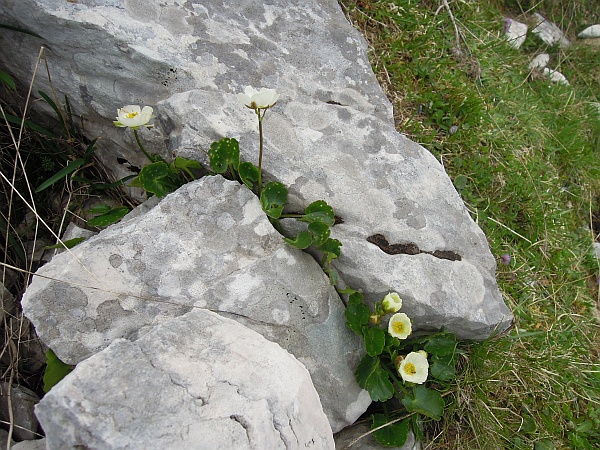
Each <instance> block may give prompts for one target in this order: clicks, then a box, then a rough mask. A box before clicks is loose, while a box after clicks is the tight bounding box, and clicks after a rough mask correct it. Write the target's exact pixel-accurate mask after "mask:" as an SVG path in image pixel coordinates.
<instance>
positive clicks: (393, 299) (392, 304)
mask: <svg viewBox="0 0 600 450" xmlns="http://www.w3.org/2000/svg"><path fill="white" fill-rule="evenodd" d="M381 305H382V306H383V310H384V311H385V313H386V314H391V313H395V312H396V311H398V310H399V309H400V308H402V299H401V298H400V296H399V295H398V294H396V293H395V292H391V293H389V294H388V295H386V296H385V297H383V300H382V301H381Z"/></svg>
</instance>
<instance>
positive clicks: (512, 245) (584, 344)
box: [341, 0, 600, 449]
mask: <svg viewBox="0 0 600 450" xmlns="http://www.w3.org/2000/svg"><path fill="white" fill-rule="evenodd" d="M449 3H450V5H449V6H450V8H451V10H452V12H453V15H454V16H455V19H456V24H457V26H458V27H459V30H460V32H461V35H462V38H461V42H460V48H461V51H462V54H458V53H457V51H456V38H455V30H454V27H453V22H452V20H451V18H450V15H449V14H448V12H447V10H446V9H445V8H443V7H442V8H441V9H439V11H437V13H436V10H437V9H438V6H440V5H442V2H441V1H440V2H437V1H432V0H431V1H416V0H397V1H395V2H391V1H342V2H341V4H342V6H343V8H344V9H345V10H346V11H347V13H348V16H349V18H350V20H352V22H353V23H354V24H355V25H356V26H357V27H358V28H359V29H361V30H362V31H363V33H364V34H365V36H366V37H367V39H368V41H369V43H370V46H371V52H370V57H371V62H372V65H373V68H374V70H375V71H376V73H377V75H378V78H379V79H380V81H381V83H382V85H383V86H384V88H385V90H386V92H387V93H388V96H389V97H390V99H391V100H392V102H393V103H394V108H395V119H396V124H397V128H398V130H399V131H401V132H404V133H406V134H407V135H408V136H410V137H411V138H412V139H413V140H415V141H417V142H420V143H422V144H423V145H424V146H425V147H426V148H428V149H429V150H430V151H431V152H432V153H433V154H434V155H436V157H438V159H439V160H440V161H441V162H442V164H443V165H444V166H445V168H446V170H447V172H448V174H449V175H450V177H451V178H452V179H453V180H454V182H455V185H456V187H457V189H458V190H459V192H460V193H461V195H462V196H463V198H464V200H465V202H466V204H467V206H468V208H469V209H470V211H471V212H472V215H473V217H474V218H475V219H476V220H477V222H478V223H479V225H480V226H481V227H482V229H483V230H484V232H485V233H486V235H487V237H488V239H489V242H490V247H491V250H492V252H493V254H494V255H496V256H497V257H498V258H499V257H500V256H501V255H504V254H508V255H510V257H511V261H510V264H508V265H503V264H499V268H498V274H497V276H498V282H499V285H500V287H501V290H502V292H503V294H504V296H505V300H506V302H507V304H508V305H509V307H510V308H511V310H512V311H513V312H514V314H515V319H516V321H515V329H514V330H513V331H512V332H511V333H510V335H509V336H508V337H507V338H504V339H501V340H490V341H487V342H484V343H482V344H474V345H472V346H471V347H470V351H469V353H468V355H467V356H466V357H465V359H464V360H463V361H462V362H461V363H462V365H463V367H464V371H463V372H462V375H461V376H460V378H459V380H458V381H457V385H456V388H455V390H454V392H453V394H451V395H450V396H449V397H448V398H450V399H451V400H452V406H451V407H449V409H448V411H449V413H448V414H447V416H446V420H444V421H442V422H441V423H438V424H433V425H431V426H430V427H429V428H428V430H429V437H428V438H429V444H430V446H429V447H428V448H456V449H468V448H489V449H500V448H523V449H526V448H527V449H530V448H533V447H535V448H536V449H543V448H597V447H596V446H598V445H600V433H599V432H598V431H596V429H597V427H598V425H599V423H600V422H599V421H600V373H599V371H600V368H599V350H598V349H599V348H600V337H599V326H598V284H597V280H598V262H597V261H596V260H595V259H594V258H592V257H591V256H590V246H591V243H592V241H593V240H594V238H595V237H596V236H594V233H593V231H591V230H590V223H591V215H592V213H593V212H594V211H597V208H598V195H599V192H600V190H599V188H600V159H599V155H600V115H599V114H598V111H597V110H596V109H595V107H594V105H592V104H590V102H598V101H600V99H599V98H598V96H599V95H600V75H599V70H598V63H597V61H599V60H600V55H599V53H600V51H599V50H600V47H592V46H588V45H581V44H580V43H575V45H573V46H571V47H569V48H568V49H565V50H561V49H559V48H555V47H553V48H547V46H545V45H544V44H543V43H541V42H540V41H538V40H536V39H535V38H532V37H529V38H528V39H527V41H526V43H525V45H524V46H523V48H522V49H520V50H515V49H512V48H511V47H509V46H508V45H507V44H506V43H505V42H504V41H503V40H502V38H501V37H502V34H503V14H506V15H508V16H510V17H513V18H516V19H517V20H519V19H520V20H523V16H522V13H523V12H527V10H528V9H529V8H530V7H531V5H529V4H527V2H526V1H521V2H520V4H519V2H518V1H516V0H515V1H510V0H508V1H504V2H503V4H502V5H490V4H489V2H467V1H460V2H458V1H454V2H449ZM538 3H539V2H536V5H534V6H535V7H534V9H533V11H536V12H541V13H544V14H545V15H546V16H547V17H548V18H549V19H551V20H553V21H555V22H556V23H558V24H560V25H561V27H562V29H563V30H566V32H567V33H568V37H569V38H571V40H575V39H574V38H575V36H574V35H575V33H576V32H578V31H580V30H581V29H583V28H584V27H586V26H589V25H591V24H594V23H600V7H598V6H594V3H595V2H594V1H593V0H591V1H579V2H558V1H547V2H542V3H540V4H538ZM501 7H502V9H501ZM544 51H547V52H549V53H550V54H551V66H552V67H555V68H557V69H558V70H560V71H562V73H563V74H564V75H565V76H566V77H567V79H569V80H570V82H571V86H570V87H566V86H559V85H555V84H550V83H549V82H548V81H547V80H546V79H545V78H543V77H542V76H541V75H540V74H538V73H531V71H530V70H529V69H528V63H529V61H530V59H531V57H533V56H534V55H535V54H538V53H541V52H544ZM453 127H456V128H453ZM594 316H596V318H594Z"/></svg>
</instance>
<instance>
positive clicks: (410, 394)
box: [340, 288, 458, 447]
mask: <svg viewBox="0 0 600 450" xmlns="http://www.w3.org/2000/svg"><path fill="white" fill-rule="evenodd" d="M340 292H341V293H343V294H348V296H349V297H348V306H347V307H346V312H345V315H346V321H347V322H346V324H347V326H348V327H349V328H350V329H351V330H353V331H354V332H355V333H356V334H358V335H359V336H361V338H362V339H363V340H364V343H365V349H366V353H367V354H366V355H365V356H364V357H363V359H362V360H361V361H360V363H359V364H358V367H357V368H356V371H355V377H356V381H357V382H358V385H359V386H360V387H362V388H363V389H366V390H367V391H368V392H369V395H370V396H371V399H372V400H373V401H374V402H378V403H379V410H380V412H376V413H373V414H372V416H371V419H372V426H371V433H373V436H374V437H375V439H376V440H377V441H378V442H379V443H381V444H383V445H386V446H393V447H401V446H403V445H404V444H405V442H406V439H407V437H408V431H409V429H410V428H412V430H413V432H414V433H415V435H416V436H417V438H421V437H422V431H421V430H422V423H423V417H425V418H430V419H433V420H440V419H441V417H442V415H443V413H444V408H445V403H444V399H443V397H442V394H441V393H440V390H441V388H442V387H443V386H444V385H447V383H449V382H451V381H452V380H454V378H455V375H456V369H455V365H456V357H457V354H458V349H457V341H456V337H455V336H454V334H452V333H447V332H443V331H442V332H439V333H434V334H430V335H428V336H424V337H420V338H410V339H409V337H410V336H411V334H412V323H411V321H410V318H409V317H408V316H407V315H406V314H404V313H399V312H398V310H400V308H401V307H402V299H401V298H400V296H399V295H398V294H397V293H395V292H392V293H390V294H388V295H386V296H385V297H384V298H383V299H382V300H381V301H379V302H376V303H375V307H374V310H371V308H370V307H369V306H368V305H367V304H366V303H365V302H364V297H363V294H362V293H360V292H358V291H356V290H354V289H352V288H346V289H345V290H343V291H340ZM389 314H392V316H391V317H390V319H389V321H388V323H387V330H384V329H383V328H381V323H382V319H383V318H384V317H385V316H386V315H389ZM425 383H427V384H428V385H429V386H426V385H425ZM394 397H395V399H394ZM398 401H399V402H400V404H401V405H402V406H403V407H404V409H405V410H406V412H407V413H408V414H403V415H399V414H398ZM355 442H356V441H355ZM351 445H352V443H351V444H350V445H349V446H348V447H350V446H351Z"/></svg>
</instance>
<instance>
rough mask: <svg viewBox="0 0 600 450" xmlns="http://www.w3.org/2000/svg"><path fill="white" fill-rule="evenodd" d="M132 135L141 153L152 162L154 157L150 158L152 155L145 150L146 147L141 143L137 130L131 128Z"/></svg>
mask: <svg viewBox="0 0 600 450" xmlns="http://www.w3.org/2000/svg"><path fill="white" fill-rule="evenodd" d="M133 135H134V136H135V140H136V142H137V145H138V147H139V148H140V150H141V151H142V153H143V154H144V155H146V158H148V159H149V160H150V162H154V159H152V156H150V154H149V153H148V152H147V151H146V149H145V148H144V146H143V145H142V141H140V138H139V136H138V132H137V130H133Z"/></svg>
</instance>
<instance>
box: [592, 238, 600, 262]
mask: <svg viewBox="0 0 600 450" xmlns="http://www.w3.org/2000/svg"><path fill="white" fill-rule="evenodd" d="M592 255H594V257H595V258H596V259H600V242H594V243H593V244H592Z"/></svg>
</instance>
